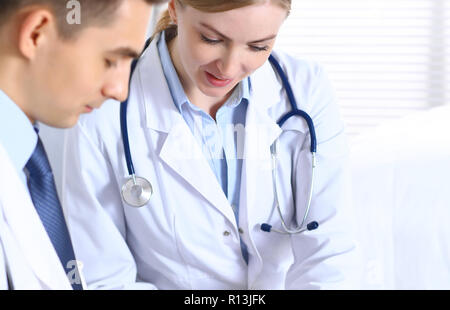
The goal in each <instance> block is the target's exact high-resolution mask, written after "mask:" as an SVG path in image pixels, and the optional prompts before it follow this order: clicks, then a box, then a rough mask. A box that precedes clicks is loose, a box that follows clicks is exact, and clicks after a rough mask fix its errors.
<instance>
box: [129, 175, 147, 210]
mask: <svg viewBox="0 0 450 310" xmlns="http://www.w3.org/2000/svg"><path fill="white" fill-rule="evenodd" d="M152 195H153V187H152V185H151V184H150V182H149V181H147V180H146V179H144V178H140V177H132V178H130V179H129V180H128V181H127V182H126V183H125V184H124V185H123V186H122V198H123V200H124V201H125V202H126V203H127V204H129V205H130V206H132V207H136V208H141V207H143V206H145V205H146V204H147V203H148V202H149V201H150V198H151V196H152Z"/></svg>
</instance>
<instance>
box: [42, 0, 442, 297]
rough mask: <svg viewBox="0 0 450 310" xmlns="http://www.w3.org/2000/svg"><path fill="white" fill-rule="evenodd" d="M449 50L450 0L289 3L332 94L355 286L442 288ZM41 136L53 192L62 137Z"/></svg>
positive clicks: (287, 43)
mask: <svg viewBox="0 0 450 310" xmlns="http://www.w3.org/2000/svg"><path fill="white" fill-rule="evenodd" d="M163 9H164V6H162V7H157V8H156V9H155V10H154V12H153V18H152V20H151V21H150V22H149V34H151V32H152V29H153V27H154V25H155V22H156V19H157V16H158V15H159V14H160V12H161V11H162V10H163ZM449 44H450V0H314V1H311V0H293V10H292V13H291V16H290V17H289V19H288V20H287V21H286V23H285V25H284V26H283V28H282V30H281V32H280V36H279V38H278V41H277V46H276V48H277V49H282V50H284V51H286V52H288V53H291V54H293V55H295V56H297V57H299V58H307V59H311V60H314V61H317V62H319V63H321V64H322V65H323V66H324V67H325V70H326V71H327V72H328V74H329V76H330V78H331V80H332V82H333V85H334V87H335V90H336V94H337V98H338V103H339V105H340V107H341V113H342V116H343V119H344V121H345V123H346V127H347V134H348V137H349V142H350V147H351V163H352V168H351V169H352V171H351V173H352V181H353V204H354V208H355V213H356V215H357V223H356V224H357V227H358V242H359V245H360V249H361V250H362V254H363V259H364V270H363V276H362V278H361V288H362V289H450V105H449V102H450V101H449V95H450V92H449V87H448V83H449V81H450V79H449V78H450V76H449V74H450V70H449V69H450V63H449V61H450V45H449ZM117 121H118V119H117ZM41 132H42V135H43V141H44V144H45V146H46V148H47V151H48V153H49V157H50V161H51V164H52V167H53V169H54V173H55V178H56V180H57V186H58V189H59V190H60V188H61V181H60V180H61V167H62V162H61V159H62V158H61V154H62V148H63V145H64V143H65V141H64V131H63V130H55V129H51V128H47V127H45V126H43V128H42V129H41Z"/></svg>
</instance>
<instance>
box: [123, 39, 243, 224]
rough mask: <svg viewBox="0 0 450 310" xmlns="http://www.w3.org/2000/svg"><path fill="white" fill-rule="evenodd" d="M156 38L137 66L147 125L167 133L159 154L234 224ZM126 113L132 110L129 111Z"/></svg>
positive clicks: (223, 195) (228, 207)
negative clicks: (177, 101) (169, 82)
mask: <svg viewBox="0 0 450 310" xmlns="http://www.w3.org/2000/svg"><path fill="white" fill-rule="evenodd" d="M156 42H157V39H155V40H154V42H152V44H151V45H150V47H149V50H148V51H147V52H146V54H145V55H144V58H143V59H142V60H141V61H143V65H142V66H141V67H140V70H139V72H140V77H141V79H140V80H141V82H142V85H141V92H143V93H144V96H143V97H144V98H143V100H144V101H145V111H146V112H145V113H146V126H147V127H148V128H150V129H151V130H156V131H159V132H162V133H165V134H166V135H167V137H166V139H165V141H164V144H163V146H162V148H161V150H160V154H159V156H160V158H161V160H162V161H164V162H165V163H166V164H167V165H168V166H169V167H170V168H171V169H172V170H173V173H175V174H177V175H178V176H180V177H182V178H183V179H184V180H185V181H186V182H187V184H189V186H192V187H193V188H194V189H195V190H196V191H197V192H198V193H200V194H201V195H202V196H203V197H204V198H205V199H206V200H207V201H208V202H209V203H210V204H211V205H213V206H214V207H215V208H217V209H218V210H219V211H220V212H221V213H222V214H223V215H224V216H225V217H226V218H227V219H228V220H229V221H230V222H231V223H233V225H235V226H236V220H235V217H234V214H233V211H232V208H231V206H230V204H229V202H228V200H227V197H226V196H225V194H224V192H223V190H222V187H221V186H220V184H219V182H218V181H217V178H216V176H215V175H214V172H213V171H212V169H211V167H210V166H209V163H208V161H207V159H206V158H205V157H204V156H203V153H202V150H201V147H200V146H199V145H198V143H197V141H196V140H195V138H194V136H193V134H192V132H191V130H190V129H189V127H188V125H187V124H186V122H185V121H184V119H183V117H182V116H181V114H180V113H179V111H178V110H177V109H176V107H175V104H174V103H173V99H172V97H171V94H170V91H169V87H168V85H167V82H166V78H165V76H164V71H163V69H162V67H161V62H160V59H159V53H158V49H157V44H156ZM129 113H132V112H131V111H130V112H129Z"/></svg>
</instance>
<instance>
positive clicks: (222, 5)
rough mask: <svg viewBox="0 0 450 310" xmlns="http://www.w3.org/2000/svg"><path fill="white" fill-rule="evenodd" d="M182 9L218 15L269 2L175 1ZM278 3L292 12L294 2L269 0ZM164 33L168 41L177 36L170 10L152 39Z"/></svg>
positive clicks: (229, 0)
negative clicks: (187, 8)
mask: <svg viewBox="0 0 450 310" xmlns="http://www.w3.org/2000/svg"><path fill="white" fill-rule="evenodd" d="M175 1H176V2H177V4H179V5H180V6H181V7H185V6H190V7H192V8H194V9H197V10H199V11H202V12H207V13H218V12H225V11H230V10H234V9H239V8H242V7H246V6H249V5H253V4H258V3H263V2H266V1H267V0H175ZM269 1H271V2H276V3H277V4H279V5H280V6H281V7H282V8H283V9H286V11H287V13H288V14H289V13H290V12H291V7H292V0H269ZM162 31H166V35H167V38H166V39H167V40H168V41H170V40H171V39H173V38H174V37H176V36H177V33H178V26H177V25H175V24H173V23H172V18H171V17H170V14H169V10H165V11H164V12H163V14H162V15H161V17H160V19H159V21H158V23H157V24H156V29H155V32H154V33H153V36H152V38H154V37H155V36H156V35H157V34H159V33H160V32H162Z"/></svg>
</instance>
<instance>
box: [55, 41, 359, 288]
mask: <svg viewBox="0 0 450 310" xmlns="http://www.w3.org/2000/svg"><path fill="white" fill-rule="evenodd" d="M275 55H276V57H277V58H278V59H279V60H280V62H281V64H282V66H283V68H284V70H285V71H286V73H287V75H288V77H289V79H290V81H291V84H292V85H293V89H294V92H295V94H296V98H297V100H298V104H299V105H300V107H301V108H302V109H304V110H305V111H306V112H308V113H309V114H310V115H311V116H312V118H313V119H314V121H315V126H316V131H317V138H318V163H319V166H318V168H317V172H316V183H315V185H314V189H315V190H314V197H313V201H312V205H311V212H310V216H309V219H310V220H316V221H318V222H319V223H320V227H319V228H318V229H317V230H316V231H313V232H307V233H304V234H300V235H294V236H287V235H280V234H277V233H274V232H272V233H267V232H263V231H261V230H260V224H261V223H265V222H267V223H270V224H272V225H273V226H274V228H280V227H281V224H280V219H279V216H278V214H277V211H276V209H275V204H274V195H273V190H272V189H273V184H272V173H271V164H270V163H271V162H270V146H271V144H272V143H273V142H274V140H275V139H276V138H277V137H279V138H280V144H279V153H280V159H279V165H278V180H277V182H278V191H279V196H280V204H281V209H282V212H283V214H284V217H285V219H288V222H289V224H291V225H293V224H294V223H293V222H294V210H297V213H296V214H297V217H298V218H300V220H301V217H303V214H304V211H305V210H304V208H305V206H306V196H307V193H308V190H309V183H310V164H311V155H310V152H309V145H310V144H309V134H308V129H307V126H306V124H305V123H304V122H303V121H301V120H300V119H291V120H289V121H288V122H287V123H286V124H285V125H284V126H283V128H282V129H280V128H279V126H278V125H277V123H276V120H277V119H278V118H279V117H280V116H281V115H282V114H284V113H286V112H287V111H288V110H290V106H289V102H288V101H287V99H286V96H285V93H284V92H283V89H282V86H281V82H280V80H279V79H278V77H277V75H276V74H275V72H274V70H273V69H272V67H271V65H270V64H269V63H266V64H265V65H264V66H263V67H261V68H260V69H259V70H257V71H256V72H255V73H254V74H252V76H251V83H252V89H253V92H252V93H253V95H252V97H251V99H250V103H249V106H248V112H247V121H246V122H247V123H246V132H245V148H244V158H246V160H245V161H244V164H243V168H242V185H241V194H240V210H239V223H240V228H241V231H242V233H240V232H239V227H238V226H237V225H236V220H235V217H234V214H233V211H232V207H231V205H230V203H229V202H228V200H227V198H226V196H225V195H224V193H223V190H222V188H221V186H220V185H219V183H218V181H217V179H216V177H215V175H214V173H213V171H212V170H211V168H210V166H209V164H208V162H207V160H206V159H205V158H204V157H203V155H202V152H201V149H200V146H199V145H198V144H197V143H196V141H195V138H194V136H193V135H192V133H191V131H190V129H189V127H188V126H187V125H186V123H185V121H184V119H183V118H182V116H181V115H180V113H179V112H178V110H177V108H176V107H175V105H174V103H173V100H172V98H171V95H170V92H169V89H168V86H167V83H166V80H165V77H164V73H163V70H162V67H161V63H160V60H159V56H158V50H157V46H156V40H155V41H154V42H153V43H152V44H151V45H150V47H149V49H148V50H147V51H146V52H145V54H144V55H143V57H142V59H141V61H140V64H139V65H138V67H137V69H136V73H135V74H134V77H133V81H132V84H131V90H130V100H129V107H128V128H129V129H128V130H129V137H130V144H131V152H132V156H133V160H134V166H135V168H136V173H137V174H138V175H139V176H142V177H145V178H147V179H148V180H150V181H151V182H152V185H153V189H154V195H153V197H152V198H151V200H150V202H149V203H148V204H147V205H146V206H144V207H143V208H133V207H131V206H129V205H127V204H125V203H124V202H123V201H122V199H121V194H120V191H121V187H122V185H123V184H124V183H125V182H126V181H127V180H128V178H129V177H128V172H127V167H126V161H125V157H124V150H123V145H122V138H121V131H120V123H119V103H117V102H107V103H106V104H104V106H103V107H102V108H101V109H100V110H98V111H95V112H94V113H93V114H91V115H88V116H85V117H83V118H82V120H81V122H80V123H79V125H78V126H76V127H75V128H74V129H72V130H70V131H69V132H68V136H67V142H66V144H67V145H66V151H65V171H64V172H63V175H64V176H63V179H64V181H63V187H64V188H63V197H64V198H63V201H64V204H65V206H66V208H67V212H68V213H67V215H68V221H69V227H71V233H72V237H73V242H74V247H75V251H76V255H77V257H78V259H79V260H81V261H82V262H83V264H84V271H85V276H86V281H87V283H88V285H89V286H90V288H94V289H95V288H137V287H140V288H157V289H284V288H287V289H316V288H330V289H331V288H337V289H339V288H355V287H356V285H357V284H356V283H357V282H358V276H359V272H360V269H359V265H358V263H359V260H358V258H357V255H356V253H357V251H356V250H355V243H354V241H353V240H354V239H353V235H352V234H353V230H352V216H353V215H352V212H351V204H350V195H349V191H348V188H347V185H348V172H349V171H348V166H347V165H348V162H347V155H348V148H347V145H346V138H345V134H344V129H343V123H342V122H341V120H340V119H339V115H338V109H337V106H336V104H335V99H334V97H333V93H332V91H331V89H330V85H329V83H328V80H327V79H326V77H325V75H324V72H323V71H322V69H321V68H320V67H319V66H317V65H315V64H311V63H308V62H304V61H299V60H295V59H293V58H291V57H289V56H287V55H284V54H281V53H275ZM297 220H298V221H300V220H299V219H297ZM240 236H241V237H242V239H243V241H244V242H245V243H246V244H247V246H248V251H249V256H250V258H249V264H248V266H247V265H246V263H245V261H244V259H243V258H242V254H241V248H240V243H239V237H240ZM136 281H137V282H138V284H136V283H135V282H136Z"/></svg>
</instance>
